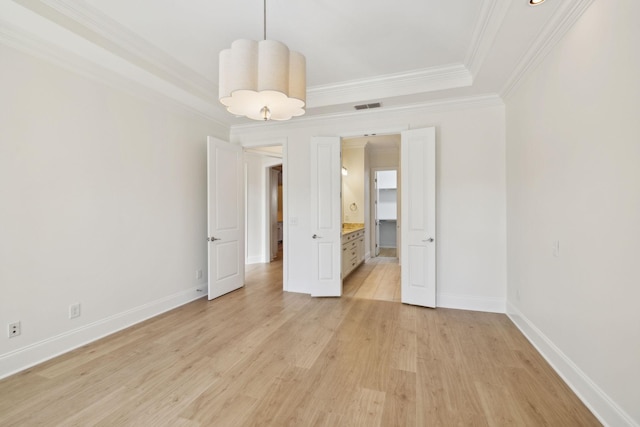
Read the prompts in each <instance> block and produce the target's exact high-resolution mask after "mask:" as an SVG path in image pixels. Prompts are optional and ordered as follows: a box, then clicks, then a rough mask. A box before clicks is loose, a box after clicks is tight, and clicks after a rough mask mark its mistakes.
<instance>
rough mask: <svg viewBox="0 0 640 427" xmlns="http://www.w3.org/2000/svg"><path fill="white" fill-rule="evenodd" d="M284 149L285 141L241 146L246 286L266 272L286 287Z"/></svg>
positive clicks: (272, 279) (282, 287)
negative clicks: (242, 149)
mask: <svg viewBox="0 0 640 427" xmlns="http://www.w3.org/2000/svg"><path fill="white" fill-rule="evenodd" d="M285 153H286V147H285V144H277V145H276V144H274V145H262V146H260V145H259V146H252V147H245V148H244V160H245V201H246V202H245V206H246V210H245V224H246V225H245V227H246V233H245V240H246V257H245V272H246V273H247V283H246V285H247V286H250V285H251V283H250V281H249V280H250V278H252V277H254V278H258V277H265V274H267V273H268V276H269V277H270V278H271V279H270V282H272V285H274V286H279V287H280V289H282V290H286V278H285V274H284V272H285V271H286V268H285V267H286V260H287V256H286V244H285V242H286V226H285V218H286V203H285V198H286V193H287V191H286V182H287V181H286V176H287V174H286V155H285ZM276 282H277V283H276Z"/></svg>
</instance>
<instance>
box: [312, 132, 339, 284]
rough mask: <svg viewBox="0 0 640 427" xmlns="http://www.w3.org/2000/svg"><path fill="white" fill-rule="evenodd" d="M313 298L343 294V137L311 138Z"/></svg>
mask: <svg viewBox="0 0 640 427" xmlns="http://www.w3.org/2000/svg"><path fill="white" fill-rule="evenodd" d="M310 170H311V194H310V196H311V229H310V233H309V238H310V239H312V242H313V259H312V279H311V280H312V283H311V295H312V296H316V297H328V296H331V297H339V296H341V295H342V268H341V266H342V264H341V259H340V257H341V253H340V252H341V251H340V247H341V246H342V241H341V237H342V236H341V233H342V223H341V219H340V212H341V196H340V188H341V185H342V181H341V179H342V174H341V166H340V138H338V137H314V138H312V139H311V164H310Z"/></svg>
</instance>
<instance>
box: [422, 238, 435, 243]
mask: <svg viewBox="0 0 640 427" xmlns="http://www.w3.org/2000/svg"><path fill="white" fill-rule="evenodd" d="M423 242H429V243H431V242H433V237H429V238H428V239H425V240H423Z"/></svg>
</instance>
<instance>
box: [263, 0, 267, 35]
mask: <svg viewBox="0 0 640 427" xmlns="http://www.w3.org/2000/svg"><path fill="white" fill-rule="evenodd" d="M262 16H263V18H264V22H263V24H264V25H263V28H264V39H265V40H266V39H267V0H264V14H263V15H262Z"/></svg>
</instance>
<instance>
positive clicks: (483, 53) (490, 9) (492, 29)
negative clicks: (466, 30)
mask: <svg viewBox="0 0 640 427" xmlns="http://www.w3.org/2000/svg"><path fill="white" fill-rule="evenodd" d="M510 3H511V2H510V0H485V1H484V2H483V3H482V8H481V10H480V14H479V18H478V19H477V21H476V27H475V29H474V30H473V35H472V36H471V46H470V47H469V50H468V51H467V55H466V56H465V59H464V64H465V66H466V67H467V69H468V70H469V72H470V73H471V75H472V76H474V77H475V76H476V75H477V74H478V71H480V69H481V68H482V64H483V63H484V60H485V59H486V57H487V54H488V53H489V51H490V50H491V46H492V45H493V42H494V41H495V38H496V36H497V35H498V31H500V27H501V26H502V21H504V18H505V16H506V15H507V11H508V10H509V5H510Z"/></svg>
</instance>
